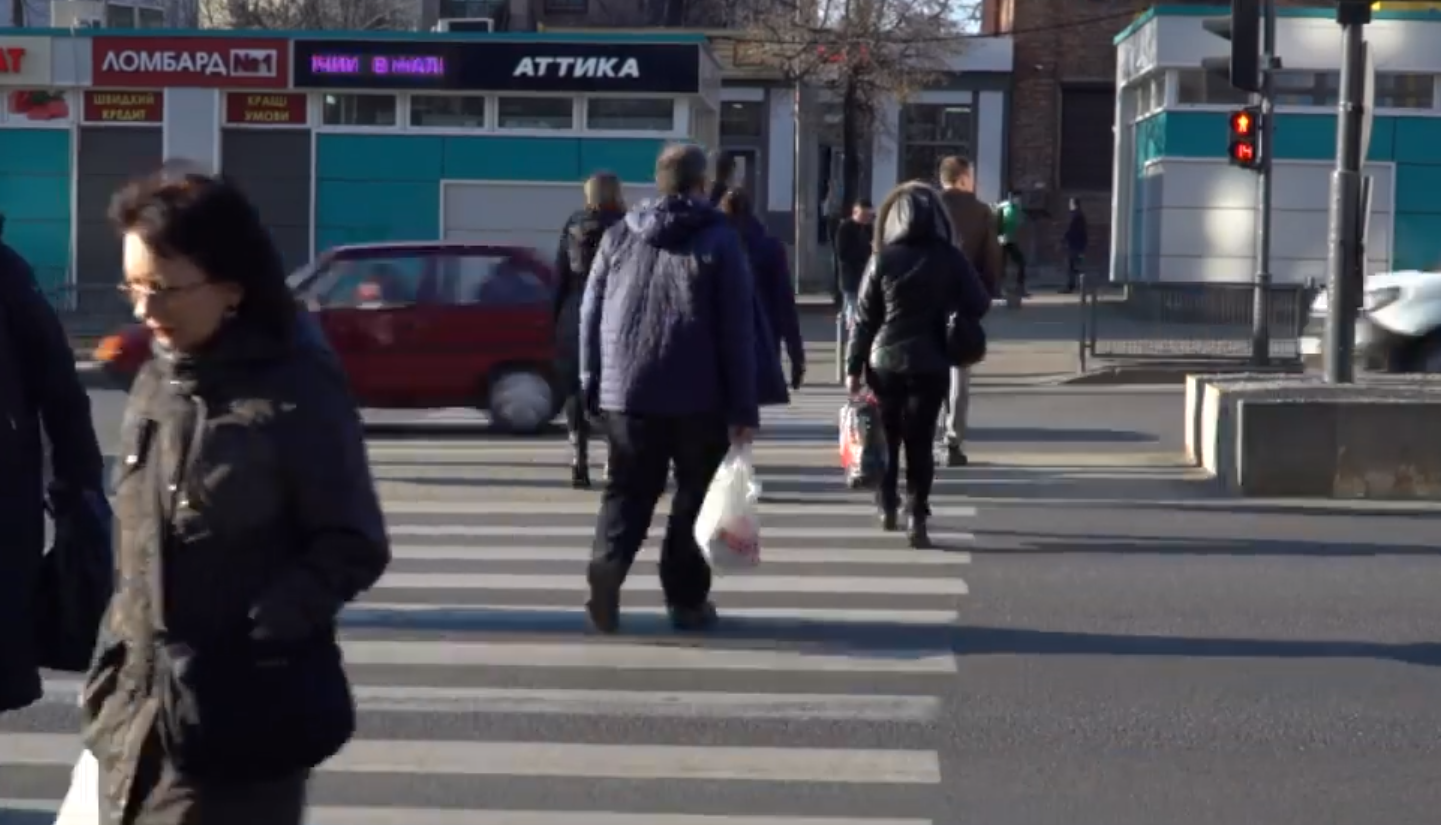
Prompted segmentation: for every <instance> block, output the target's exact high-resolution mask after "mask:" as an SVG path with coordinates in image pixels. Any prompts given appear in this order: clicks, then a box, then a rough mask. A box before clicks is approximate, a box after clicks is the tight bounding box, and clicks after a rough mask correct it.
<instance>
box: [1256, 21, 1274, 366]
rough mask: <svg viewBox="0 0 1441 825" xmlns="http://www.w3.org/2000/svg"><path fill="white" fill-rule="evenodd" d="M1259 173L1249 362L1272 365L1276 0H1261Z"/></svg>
mask: <svg viewBox="0 0 1441 825" xmlns="http://www.w3.org/2000/svg"><path fill="white" fill-rule="evenodd" d="M1261 16H1262V26H1263V29H1262V32H1261V35H1262V38H1263V39H1262V41H1261V132H1260V134H1259V135H1257V137H1259V138H1260V144H1261V145H1260V147H1259V149H1260V151H1261V170H1260V171H1261V174H1260V175H1259V176H1258V177H1257V181H1256V202H1257V204H1258V213H1257V215H1256V280H1255V288H1254V290H1253V295H1252V300H1251V361H1252V363H1254V364H1255V365H1256V366H1258V367H1264V366H1266V365H1267V364H1269V363H1270V362H1271V188H1272V184H1271V180H1272V177H1271V170H1272V168H1273V167H1272V163H1273V157H1272V156H1273V155H1274V147H1275V143H1274V141H1273V140H1272V136H1273V135H1274V134H1275V133H1276V132H1275V130H1276V122H1275V118H1274V117H1273V115H1274V113H1275V110H1276V71H1275V65H1276V0H1262V6H1261Z"/></svg>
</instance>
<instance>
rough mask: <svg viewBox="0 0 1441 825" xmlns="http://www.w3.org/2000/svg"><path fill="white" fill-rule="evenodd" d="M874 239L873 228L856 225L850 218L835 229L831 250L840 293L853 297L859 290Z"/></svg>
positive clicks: (869, 225)
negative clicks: (832, 248)
mask: <svg viewBox="0 0 1441 825" xmlns="http://www.w3.org/2000/svg"><path fill="white" fill-rule="evenodd" d="M874 239H875V226H873V225H872V224H868V223H857V222H856V221H855V220H853V219H851V218H846V219H845V220H843V221H841V225H840V226H839V227H838V228H837V229H836V243H835V249H834V250H833V252H834V254H835V258H836V286H838V287H839V288H840V290H841V292H842V293H844V294H847V295H854V294H856V292H857V291H859V290H860V288H861V276H862V275H864V274H865V271H866V262H867V261H869V260H870V259H871V246H872V244H873V243H874Z"/></svg>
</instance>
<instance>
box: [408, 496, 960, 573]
mask: <svg viewBox="0 0 1441 825" xmlns="http://www.w3.org/2000/svg"><path fill="white" fill-rule="evenodd" d="M392 514H393V511H392V510H390V508H388V507H387V508H386V515H392ZM402 515H435V514H433V513H404V514H402ZM387 530H388V532H389V533H390V535H391V537H392V538H394V537H397V536H399V537H404V538H422V537H447V538H456V537H466V538H500V539H515V538H516V537H517V536H520V537H526V538H537V539H539V538H557V539H580V538H584V539H592V538H594V537H595V528H594V527H587V526H585V525H580V524H552V525H532V524H396V523H394V522H392V523H391V524H389V525H388V526H387ZM660 532H661V531H660V530H654V531H652V534H653V535H654V538H655V540H656V541H659V540H660V536H659V533H660ZM869 532H871V528H870V526H869V525H866V526H865V527H861V526H856V527H849V528H844V529H836V528H833V527H765V526H762V527H761V564H765V554H766V547H768V546H769V545H768V544H767V542H774V541H793V540H795V539H813V540H816V541H846V540H854V539H856V538H864V537H865V536H866V534H867V533H869ZM902 541H903V540H902V539H900V538H897V539H896V548H897V549H898V551H899V552H904V553H937V552H950V550H949V549H948V548H951V547H958V546H968V545H971V544H974V543H975V541H976V537H975V535H974V534H972V533H960V532H952V531H945V532H942V531H940V530H936V529H935V526H934V525H933V526H932V529H931V543H932V544H934V545H935V546H936V549H932V550H911V549H909V548H907V547H906V546H905V545H904V544H903V543H902ZM941 548H947V549H941Z"/></svg>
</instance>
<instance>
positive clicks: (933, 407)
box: [868, 372, 950, 516]
mask: <svg viewBox="0 0 1441 825" xmlns="http://www.w3.org/2000/svg"><path fill="white" fill-rule="evenodd" d="M868 383H869V384H870V386H871V389H872V390H874V391H875V394H876V401H877V402H878V403H879V404H880V408H881V428H882V430H884V432H885V434H886V449H887V450H888V451H889V455H888V456H887V458H888V462H887V464H886V474H885V476H883V477H882V478H881V486H880V489H879V490H877V491H876V497H877V499H878V503H879V504H880V505H881V506H882V507H886V508H888V509H891V508H896V507H899V506H900V500H901V499H900V490H899V487H900V478H901V454H902V453H903V452H904V454H905V459H906V506H907V509H908V510H910V512H911V513H913V514H915V515H919V516H928V515H930V513H931V510H930V501H931V485H932V483H933V482H934V481H935V476H936V457H935V454H934V453H932V452H931V443H932V441H933V440H934V438H935V432H936V417H937V416H938V415H940V412H941V405H942V404H943V403H944V402H945V400H946V391H947V389H948V388H949V387H950V374H949V373H948V372H937V373H918V374H903V373H894V372H891V373H883V372H873V373H871V375H870V377H869V380H868Z"/></svg>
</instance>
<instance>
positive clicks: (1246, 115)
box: [1227, 106, 1261, 169]
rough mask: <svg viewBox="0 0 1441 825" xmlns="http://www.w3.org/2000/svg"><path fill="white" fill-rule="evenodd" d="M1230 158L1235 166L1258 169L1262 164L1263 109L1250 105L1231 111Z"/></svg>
mask: <svg viewBox="0 0 1441 825" xmlns="http://www.w3.org/2000/svg"><path fill="white" fill-rule="evenodd" d="M1230 132H1231V134H1230V139H1229V142H1228V148H1227V155H1228V156H1229V157H1228V160H1229V161H1230V162H1231V165H1233V166H1240V167H1242V168H1244V169H1257V168H1259V167H1260V166H1261V145H1260V133H1261V110H1260V109H1258V108H1256V107H1254V106H1248V107H1246V108H1245V109H1237V110H1236V111H1234V112H1232V113H1231V121H1230Z"/></svg>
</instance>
